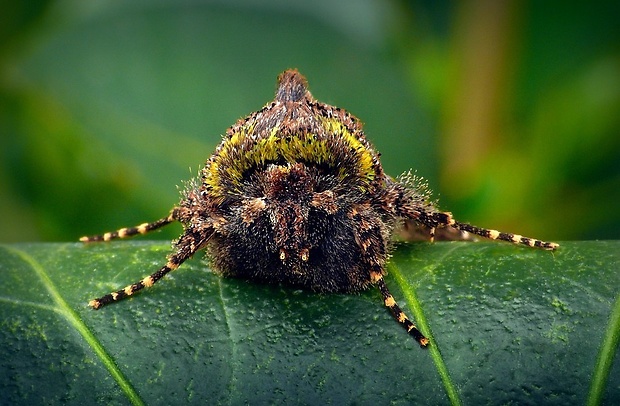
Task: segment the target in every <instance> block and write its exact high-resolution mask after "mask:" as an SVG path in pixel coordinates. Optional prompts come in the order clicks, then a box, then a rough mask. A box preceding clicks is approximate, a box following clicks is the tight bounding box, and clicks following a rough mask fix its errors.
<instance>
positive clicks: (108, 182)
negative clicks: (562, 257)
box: [0, 0, 620, 242]
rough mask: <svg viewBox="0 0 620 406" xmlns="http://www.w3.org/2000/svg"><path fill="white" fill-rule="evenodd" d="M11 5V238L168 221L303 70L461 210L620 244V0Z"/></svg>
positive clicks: (6, 157) (481, 219)
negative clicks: (225, 149)
mask: <svg viewBox="0 0 620 406" xmlns="http://www.w3.org/2000/svg"><path fill="white" fill-rule="evenodd" d="M0 4H1V5H0V7H1V8H0V215H1V216H0V241H2V242H11V241H74V240H77V238H78V237H80V236H82V235H84V234H92V233H100V232H104V231H109V230H112V229H116V228H119V227H122V226H131V225H135V224H138V223H141V222H143V221H149V220H155V219H158V218H160V217H162V216H165V215H166V214H167V213H168V211H169V209H170V208H171V207H172V206H173V205H174V204H175V203H176V202H177V201H178V199H179V195H178V191H177V186H182V185H183V181H184V180H186V179H189V178H190V177H191V176H194V175H195V174H196V172H197V170H198V168H199V166H200V165H201V164H202V163H203V162H204V161H205V159H206V158H207V157H208V156H209V155H210V154H211V152H212V151H213V149H214V148H215V146H216V145H217V144H218V142H219V141H220V137H221V134H223V133H224V131H225V130H226V128H227V127H228V126H230V125H231V124H233V123H234V122H235V120H237V119H238V118H240V117H242V116H245V115H247V114H249V113H250V112H252V111H255V110H257V109H259V108H260V107H261V106H262V105H264V104H265V103H267V102H269V101H270V100H271V99H272V98H273V92H274V90H275V78H276V76H277V74H278V73H279V72H281V71H282V70H284V69H286V68H289V67H297V68H298V69H299V70H300V71H301V72H302V73H303V74H305V75H306V76H307V78H308V80H309V82H310V89H311V91H312V92H313V95H314V96H315V97H316V98H317V99H319V100H321V101H323V102H326V103H330V104H334V105H337V106H339V107H343V108H346V109H347V110H349V111H350V112H352V113H353V114H355V115H356V116H357V117H359V118H360V119H361V120H362V121H363V122H364V123H365V128H366V133H367V135H368V137H369V139H370V140H371V141H372V142H373V143H374V145H375V146H376V147H377V149H378V150H379V151H380V152H381V153H382V160H383V164H384V167H385V169H386V171H387V172H388V173H390V174H392V175H398V174H399V173H401V172H403V171H405V170H407V169H409V168H413V169H417V171H418V174H420V175H422V176H424V177H426V178H427V179H428V180H429V183H430V186H431V188H432V189H433V190H434V191H435V196H436V197H439V198H440V207H441V208H442V209H445V210H450V211H452V212H453V213H454V214H455V216H456V217H457V218H458V219H460V220H462V221H466V222H471V223H473V224H477V225H480V226H486V227H493V228H498V229H502V230H504V231H512V232H517V233H521V234H526V235H531V236H535V237H539V238H545V239H550V240H566V239H610V238H620V210H619V205H620V41H619V40H620V24H619V23H618V16H620V2H618V1H607V2H592V3H588V4H585V3H583V2H574V1H573V2H571V1H569V2H566V1H547V2H544V3H543V2H536V1H533V0H532V1H512V2H511V1H504V2H499V1H493V0H486V1H477V2H454V3H453V2H445V1H438V2H431V1H428V2H422V1H388V0H381V1H380V0H374V1H373V0H360V1H354V0H349V1H332V0H314V1H312V2H310V1H291V0H270V1H264V0H255V1H250V0H235V1H223V0H220V1H178V0H174V1H173V0H168V1H166V0H159V1H150V0H149V1H147V0H143V1H120V0H118V1H98V2H84V1H81V0H67V1H53V2H52V1H27V2H15V1H9V0H2V3H0ZM179 232H180V227H179V226H177V227H176V228H175V227H170V229H168V230H164V231H162V232H160V233H156V234H154V235H152V236H150V237H151V238H165V239H170V238H174V237H176V236H177V235H178V234H179Z"/></svg>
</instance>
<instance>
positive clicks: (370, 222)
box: [351, 205, 429, 347]
mask: <svg viewBox="0 0 620 406" xmlns="http://www.w3.org/2000/svg"><path fill="white" fill-rule="evenodd" d="M351 218H352V220H353V224H354V228H355V241H356V243H357V245H358V246H359V247H360V250H361V253H362V263H363V264H365V266H367V267H368V270H369V278H370V281H371V282H372V283H373V284H375V285H376V286H377V287H378V288H379V291H380V292H381V296H382V297H383V304H384V305H385V306H386V307H387V308H388V309H389V310H390V312H391V313H392V316H394V319H396V321H397V322H399V323H400V324H401V325H402V326H403V327H404V328H405V329H406V330H407V332H408V333H409V334H410V335H411V336H412V337H413V338H414V339H415V340H416V341H417V342H418V343H419V344H420V346H421V347H426V346H427V345H428V344H429V340H428V338H426V337H425V336H424V334H422V333H421V332H420V330H418V328H417V327H416V326H415V324H413V322H412V321H411V320H410V319H409V317H407V315H406V314H405V312H403V311H402V310H401V308H400V306H398V303H396V300H395V299H394V296H392V294H391V293H390V291H389V289H388V287H387V285H386V283H385V280H384V279H383V274H384V273H385V271H384V265H385V262H386V260H387V244H388V240H387V239H388V238H389V233H388V232H387V228H386V227H387V226H386V225H385V224H384V223H382V222H381V221H380V220H379V216H377V214H376V213H375V212H373V211H372V209H370V208H369V207H365V206H362V205H359V206H356V207H354V208H353V210H352V212H351Z"/></svg>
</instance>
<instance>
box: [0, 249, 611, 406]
mask: <svg viewBox="0 0 620 406" xmlns="http://www.w3.org/2000/svg"><path fill="white" fill-rule="evenodd" d="M168 251H169V247H168V246H167V245H166V244H162V243H154V242H144V241H120V242H114V243H102V244H88V245H82V244H16V245H3V246H0V278H1V280H2V283H1V285H0V323H1V325H0V376H1V377H2V379H0V403H1V404H51V403H60V402H62V403H78V402H79V403H82V404H84V403H86V404H95V403H98V404H125V403H128V402H129V403H133V404H140V403H141V402H144V403H147V404H162V403H170V402H171V401H174V402H175V403H199V404H205V403H209V404H212V403H231V404H239V403H281V402H296V403H306V404H308V403H310V404H314V403H334V404H344V403H353V402H356V403H362V404H365V403H386V400H389V401H390V402H393V403H398V404H404V403H413V402H415V403H421V404H446V403H453V404H458V403H461V402H462V403H464V404H487V403H492V404H506V403H509V402H512V403H517V404H569V403H571V404H584V403H585V402H586V400H589V401H590V402H591V404H597V403H598V402H599V401H602V402H603V403H605V404H614V403H616V404H617V403H618V401H619V400H620V373H618V372H619V368H620V362H619V360H618V358H619V357H618V336H619V333H618V332H619V331H620V317H618V316H619V314H620V300H619V299H618V297H619V294H618V293H619V291H620V289H619V287H620V275H619V273H618V265H619V263H620V254H618V253H619V252H620V242H615V241H614V242H577V243H564V244H563V245H562V247H561V248H560V250H559V251H557V252H554V253H551V252H546V251H540V250H531V249H527V248H521V247H514V246H511V245H508V244H497V243H436V244H426V243H420V244H407V245H401V246H399V247H398V248H397V250H396V251H395V253H394V256H393V258H392V261H391V263H390V265H389V272H390V273H389V275H388V277H387V279H386V280H387V283H388V286H390V287H391V289H392V291H393V294H394V296H395V297H396V298H397V300H398V301H399V303H400V304H401V305H402V307H403V308H404V309H405V311H406V312H408V313H409V314H410V315H411V316H413V317H414V318H415V320H416V321H417V323H418V325H419V326H420V327H421V329H422V331H423V332H425V333H426V334H427V335H429V337H430V338H431V343H432V344H431V346H430V349H429V351H426V350H422V349H420V348H419V347H418V345H417V344H416V343H415V341H414V340H412V339H411V337H409V336H408V335H407V334H406V333H405V331H404V330H403V329H402V328H401V327H400V326H399V325H398V324H397V323H396V322H395V321H394V320H393V319H392V318H391V316H390V315H389V313H388V312H387V310H386V309H385V308H384V307H383V305H382V303H381V298H380V295H379V293H378V292H377V291H376V290H374V289H371V290H369V291H366V292H363V293H362V294H359V295H321V294H314V293H311V292H305V291H300V290H296V289H291V288H287V287H281V286H268V285H257V284H252V283H248V282H246V281H241V280H232V279H223V278H220V277H218V276H217V275H214V274H212V273H211V272H210V271H209V269H208V267H207V265H206V264H205V263H204V262H203V261H201V260H200V259H193V260H191V261H189V262H188V263H187V264H185V265H183V267H182V268H181V269H179V270H178V271H176V272H174V273H172V274H170V275H168V276H167V277H166V278H165V279H164V280H163V281H161V282H160V283H158V284H157V285H155V286H154V287H153V288H151V289H149V290H147V291H144V292H142V293H141V294H139V295H136V296H134V297H132V298H130V299H127V300H125V301H122V302H119V303H117V304H114V305H111V306H108V307H105V308H103V309H101V310H99V311H93V310H91V309H90V308H88V306H87V302H88V300H89V299H91V298H93V297H96V296H100V295H102V294H104V293H107V292H109V291H111V290H113V289H116V288H119V287H122V286H125V285H126V284H128V283H130V282H133V281H135V280H138V279H140V278H142V277H143V276H145V275H146V274H149V273H151V272H152V271H153V270H154V269H156V268H157V267H158V266H159V265H161V264H162V263H163V261H164V258H165V255H166V254H167V252H168ZM612 313H613V315H612Z"/></svg>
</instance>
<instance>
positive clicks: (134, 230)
mask: <svg viewBox="0 0 620 406" xmlns="http://www.w3.org/2000/svg"><path fill="white" fill-rule="evenodd" d="M176 220H177V218H176V210H173V211H172V212H171V213H170V214H169V215H168V216H167V217H164V218H161V219H159V220H157V221H153V222H152V223H142V224H140V225H138V226H135V227H124V228H121V229H118V230H116V231H111V232H108V233H105V234H100V235H93V236H84V237H82V238H80V241H82V242H99V241H110V240H115V239H118V238H125V237H132V236H134V235H137V234H146V233H148V232H150V231H153V230H157V229H158V228H161V227H163V226H166V225H168V224H170V223H172V222H173V221H176Z"/></svg>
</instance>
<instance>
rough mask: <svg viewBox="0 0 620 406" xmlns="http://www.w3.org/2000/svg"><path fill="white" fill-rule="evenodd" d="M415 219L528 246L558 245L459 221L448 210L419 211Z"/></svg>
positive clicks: (552, 248) (547, 247)
mask: <svg viewBox="0 0 620 406" xmlns="http://www.w3.org/2000/svg"><path fill="white" fill-rule="evenodd" d="M417 221H419V222H421V223H422V224H425V225H426V226H428V227H437V226H449V227H453V228H456V229H457V230H461V231H466V232H468V233H471V234H474V235H478V236H480V237H484V238H489V239H491V240H501V241H507V242H510V243H513V244H521V245H527V246H528V247H537V248H542V249H544V250H555V249H556V248H558V247H559V246H560V245H559V244H557V243H554V242H547V241H542V240H538V239H536V238H530V237H524V236H522V235H519V234H512V233H504V232H501V231H497V230H492V229H488V228H481V227H476V226H473V225H471V224H467V223H461V222H460V221H456V220H455V219H454V218H453V217H452V213H448V212H440V211H432V212H419V215H418V219H417Z"/></svg>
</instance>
